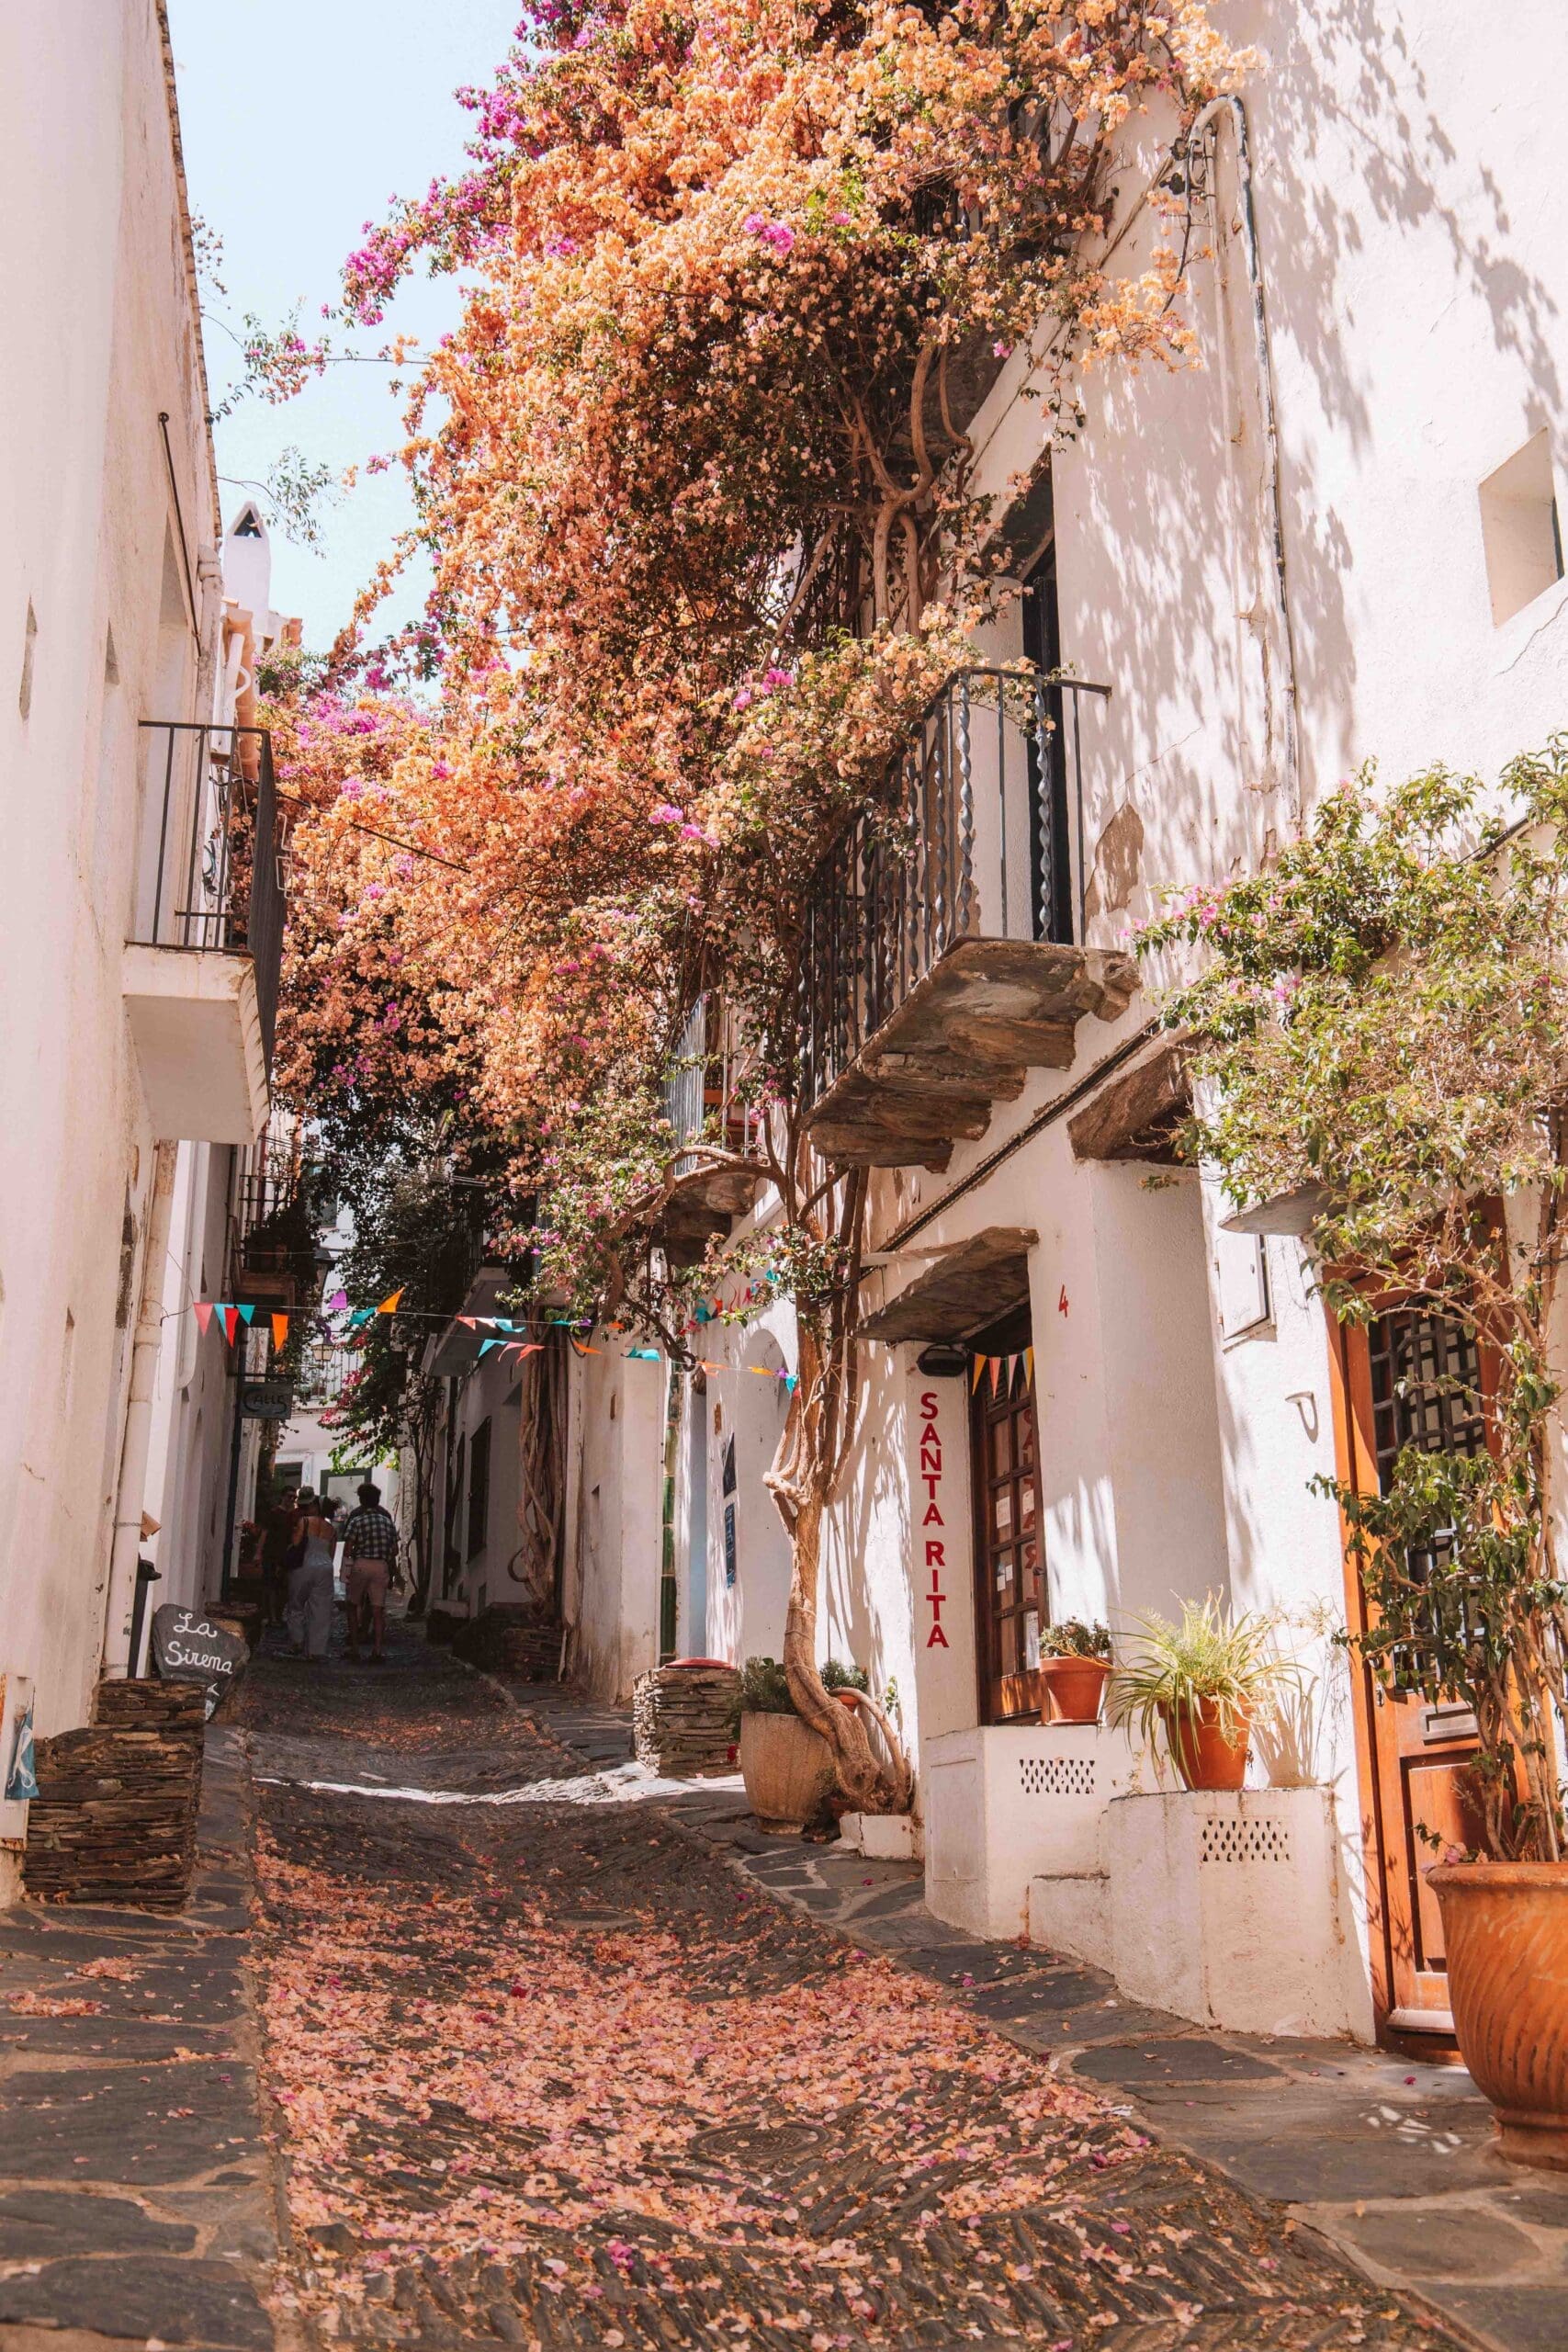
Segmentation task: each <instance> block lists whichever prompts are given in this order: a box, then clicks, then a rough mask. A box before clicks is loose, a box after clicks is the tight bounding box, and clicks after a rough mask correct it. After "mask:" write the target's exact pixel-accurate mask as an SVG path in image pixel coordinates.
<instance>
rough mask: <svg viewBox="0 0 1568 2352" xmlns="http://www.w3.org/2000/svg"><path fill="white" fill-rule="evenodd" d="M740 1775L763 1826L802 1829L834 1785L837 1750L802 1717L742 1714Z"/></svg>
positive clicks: (776, 1828)
mask: <svg viewBox="0 0 1568 2352" xmlns="http://www.w3.org/2000/svg"><path fill="white" fill-rule="evenodd" d="M740 1777H741V1779H742V1780H743V1781H745V1783H746V1794H747V1797H748V1799H749V1800H750V1806H751V1810H752V1812H753V1813H754V1814H755V1815H756V1816H757V1822H758V1826H760V1827H761V1828H763V1829H772V1830H775V1831H778V1832H779V1833H781V1834H787V1833H788V1832H789V1831H791V1830H795V1831H796V1832H798V1831H800V1830H802V1829H804V1828H805V1826H806V1825H807V1822H808V1821H809V1820H811V1818H812V1817H813V1815H815V1814H817V1813H818V1811H819V1810H820V1808H821V1805H822V1802H823V1799H824V1798H825V1797H826V1796H827V1794H828V1792H829V1789H830V1788H831V1787H832V1785H833V1751H832V1749H831V1748H830V1747H829V1745H828V1743H827V1741H826V1740H825V1739H824V1738H823V1736H822V1735H821V1733H820V1732H815V1731H813V1730H812V1728H811V1726H810V1724H807V1723H802V1721H801V1719H800V1717H799V1716H798V1715H752V1714H743V1715H742V1716H741V1718H740Z"/></svg>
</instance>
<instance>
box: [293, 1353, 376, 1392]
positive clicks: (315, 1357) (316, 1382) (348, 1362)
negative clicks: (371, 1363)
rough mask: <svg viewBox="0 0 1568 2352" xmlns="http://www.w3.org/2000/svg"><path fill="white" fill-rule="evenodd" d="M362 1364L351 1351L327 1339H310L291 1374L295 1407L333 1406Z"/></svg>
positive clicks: (358, 1356)
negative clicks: (294, 1370)
mask: <svg viewBox="0 0 1568 2352" xmlns="http://www.w3.org/2000/svg"><path fill="white" fill-rule="evenodd" d="M363 1361H364V1359H363V1357H362V1355H361V1354H360V1352H359V1351H357V1350H355V1349H353V1348H345V1347H340V1346H338V1345H337V1344H336V1343H335V1342H333V1341H331V1340H311V1341H310V1343H309V1344H308V1345H307V1347H306V1348H305V1350H304V1351H303V1353H302V1355H301V1356H300V1359H299V1371H298V1372H297V1373H296V1374H295V1375H294V1397H295V1402H296V1404H297V1405H299V1406H301V1407H305V1408H309V1407H312V1406H313V1407H315V1408H317V1409H320V1408H321V1407H323V1406H327V1405H335V1404H336V1403H337V1401H338V1399H339V1398H340V1397H342V1395H343V1392H344V1388H345V1387H346V1386H347V1385H348V1383H349V1381H350V1380H351V1379H353V1377H354V1375H355V1374H356V1373H357V1372H358V1370H359V1368H360V1365H361V1363H362V1362H363Z"/></svg>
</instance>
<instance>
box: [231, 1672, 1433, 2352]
mask: <svg viewBox="0 0 1568 2352" xmlns="http://www.w3.org/2000/svg"><path fill="white" fill-rule="evenodd" d="M524 1703H525V1702H524ZM243 1721H244V1723H245V1724H246V1726H247V1728H248V1731H249V1734H250V1746H251V1749H252V1758H253V1769H254V1776H255V1787H256V1801H257V1806H258V1813H259V1823H258V1838H259V1853H258V1867H259V1876H260V1893H261V1920H262V1924H261V1931H260V1934H259V1938H258V1941H257V1978H256V1990H257V1995H258V1999H259V2005H260V2011H261V2016H262V2020H263V2080H264V2106H265V2108H267V2109H269V2110H270V2113H269V2116H268V2129H269V2131H274V2132H275V2133H276V2149H277V2153H278V2154H279V2156H280V2158H281V2159H282V2162H283V2165H284V2167H285V2171H286V2177H287V2202H288V2211H289V2214H290V2217H291V2221H292V2224H293V2228H292V2240H293V2244H292V2250H291V2252H289V2253H288V2255H287V2256H286V2278H285V2283H284V2285H283V2288H282V2290H281V2305H280V2312H279V2316H280V2321H281V2324H282V2325H283V2327H284V2328H285V2329H287V2328H288V2327H289V2325H290V2322H291V2321H292V2322H293V2323H294V2324H313V2326H314V2328H315V2329H316V2330H318V2331H319V2332H320V2334H321V2335H322V2336H324V2337H325V2338H327V2339H328V2340H331V2341H335V2342H348V2343H355V2344H359V2343H365V2344H382V2343H387V2344H392V2343H408V2344H417V2345H421V2346H439V2345H460V2344H468V2343H471V2342H493V2341H496V2340H500V2341H502V2342H508V2343H518V2344H533V2345H537V2346H542V2347H552V2346H567V2345H571V2346H578V2345H582V2346H592V2345H601V2344H602V2345H605V2346H611V2347H620V2346H643V2345H649V2346H675V2345H682V2344H692V2345H710V2344H726V2345H735V2346H748V2345H751V2346H784V2345H791V2346H804V2345H809V2346H811V2347H812V2352H827V2347H829V2346H835V2347H836V2346H851V2345H861V2344H865V2345H877V2346H881V2345H888V2346H900V2347H910V2352H913V2347H916V2346H931V2347H933V2352H934V2348H935V2347H944V2346H956V2345H959V2344H963V2343H966V2342H967V2343H974V2342H980V2343H992V2342H996V2341H998V2340H1000V2339H1004V2338H1021V2339H1022V2340H1024V2341H1026V2342H1029V2343H1032V2344H1036V2345H1042V2346H1050V2347H1053V2352H1068V2347H1072V2352H1079V2347H1084V2346H1089V2345H1095V2346H1106V2347H1113V2352H1132V2347H1134V2346H1136V2347H1138V2352H1166V2347H1170V2352H1175V2347H1178V2346H1194V2347H1196V2346H1204V2347H1218V2346H1243V2345H1246V2346H1270V2347H1280V2352H1284V2347H1291V2352H1297V2348H1298V2347H1299V2348H1300V2352H1306V2347H1308V2346H1315V2347H1322V2352H1330V2348H1331V2347H1332V2352H1338V2347H1341V2346H1349V2345H1369V2346H1389V2347H1393V2346H1400V2347H1410V2352H1415V2348H1416V2347H1417V2346H1431V2347H1433V2352H1437V2347H1438V2346H1444V2345H1446V2344H1447V2343H1448V2342H1449V2340H1450V2339H1449V2338H1448V2337H1447V2336H1446V2335H1443V2334H1442V2333H1441V2332H1440V2331H1438V2330H1436V2329H1434V2328H1433V2327H1431V2326H1430V2325H1428V2324H1423V2322H1422V2321H1421V2319H1420V2318H1419V2317H1418V2316H1417V2315H1416V2314H1414V2313H1413V2312H1411V2311H1409V2310H1408V2309H1407V2308H1404V2307H1403V2306H1402V2305H1401V2303H1400V2301H1399V2300H1398V2299H1397V2298H1396V2297H1393V2296H1391V2295H1390V2294H1388V2293H1386V2292H1382V2291H1380V2290H1377V2289H1375V2288H1372V2287H1370V2286H1368V2285H1367V2284H1366V2283H1365V2282H1363V2281H1360V2280H1358V2279H1355V2278H1352V2277H1351V2276H1350V2275H1349V2274H1348V2272H1347V2271H1345V2270H1342V2269H1341V2268H1339V2267H1337V2264H1336V2263H1335V2262H1334V2260H1333V2259H1332V2257H1330V2256H1328V2255H1327V2253H1326V2252H1325V2251H1324V2250H1322V2249H1321V2248H1319V2247H1318V2246H1317V2245H1314V2242H1313V2241H1311V2240H1310V2239H1308V2238H1306V2237H1303V2236H1302V2235H1301V2234H1299V2233H1295V2232H1293V2231H1292V2230H1291V2229H1289V2228H1288V2227H1286V2228H1281V2227H1280V2225H1279V2224H1278V2222H1275V2221H1272V2220H1271V2219H1270V2218H1269V2215H1268V2214H1267V2212H1266V2211H1262V2210H1260V2209H1258V2208H1254V2207H1253V2206H1251V2205H1250V2204H1249V2203H1248V2202H1247V2201H1246V2200H1245V2199H1242V2198H1241V2197H1240V2196H1239V2195H1237V2194H1236V2193H1235V2191H1233V2190H1231V2189H1229V2188H1226V2187H1224V2186H1223V2185H1221V2184H1219V2183H1217V2182H1216V2181H1215V2180H1213V2178H1209V2177H1204V2176H1203V2175H1202V2174H1201V2172H1200V2171H1199V2169H1198V2168H1197V2167H1196V2166H1195V2165H1192V2164H1191V2163H1190V2162H1189V2161H1188V2160H1187V2159H1185V2158H1184V2157H1181V2156H1179V2155H1177V2154H1171V2153H1168V2152H1163V2151H1162V2150H1161V2149H1160V2148H1158V2147H1157V2146H1156V2145H1155V2144H1153V2143H1151V2142H1150V2141H1149V2140H1148V2139H1147V2138H1146V2137H1145V2134H1144V2133H1143V2132H1142V2131H1140V2130H1139V2129H1138V2128H1136V2126H1135V2124H1134V2121H1133V2120H1130V2111H1129V2110H1128V2109H1125V2108H1122V2109H1118V2108H1117V2107H1115V2106H1113V2105H1111V2103H1110V2102H1109V2100H1108V2099H1105V2100H1102V2099H1101V2098H1100V2097H1099V2096H1097V2095H1096V2094H1095V2093H1094V2092H1093V2091H1092V2090H1091V2089H1089V2088H1088V2087H1086V2086H1082V2085H1080V2084H1077V2083H1074V2082H1070V2081H1068V2080H1066V2079H1063V2078H1060V2077H1058V2076H1056V2075H1054V2074H1053V2072H1052V2069H1051V2066H1050V2064H1049V2063H1048V2061H1047V2060H1046V2059H1045V2058H1043V2057H1036V2056H1034V2055H1032V2054H1031V2053H1029V2052H1024V2051H1021V2050H1019V2049H1018V2048H1016V2047H1014V2046H1012V2045H1011V2044H1010V2043H1009V2042H1008V2041H1004V2040H1002V2039H1001V2038H999V2037H998V2035H996V2034H994V2033H993V2032H992V2031H990V2030H987V2026H986V2025H985V2024H984V2023H983V2022H982V2021H980V2020H978V2019H976V2018H972V2017H970V2016H968V2015H965V2014H964V2013H963V2012H962V2011H961V2010H960V2009H959V2008H958V2007H956V2006H955V2005H954V2003H953V2001H951V2000H950V1999H945V1998H944V1997H943V1996H942V1993H941V1992H940V1990H938V1989H936V1988H934V1987H932V1986H931V1985H929V1984H928V1983H925V1982H923V1981H921V1979H919V1977H917V1976H915V1975H913V1974H910V1973H906V1972H905V1971H904V1970H902V1969H901V1968H899V1967H898V1966H897V1965H896V1964H895V1963H894V1962H891V1961H889V1960H887V1959H885V1958H883V1957H881V1956H878V1955H870V1954H866V1953H863V1952H860V1951H856V1950H855V1949H854V1948H853V1947H852V1945H851V1944H850V1943H848V1942H847V1941H845V1940H844V1939H841V1938H840V1937H838V1936H837V1935H835V1934H834V1933H833V1932H831V1931H830V1930H829V1929H828V1928H823V1927H819V1926H818V1925H817V1924H816V1923H815V1922H814V1921H812V1920H811V1919H809V1918H808V1917H806V1916H805V1915H803V1914H802V1913H801V1912H799V1911H798V1910H795V1909H793V1908H784V1907H782V1906H780V1905H776V1904H775V1903H774V1902H773V1900H772V1899H771V1898H770V1897H769V1896H768V1895H767V1894H765V1893H764V1892H762V1891H761V1890H760V1889H759V1888H758V1887H757V1886H756V1884H755V1883H752V1882H749V1881H747V1880H745V1879H743V1878H741V1877H740V1876H739V1874H738V1873H736V1872H735V1871H732V1870H731V1869H730V1868H729V1867H728V1866H727V1864H726V1862H725V1861H724V1860H722V1859H721V1858H720V1857H719V1856H718V1855H717V1854H716V1853H714V1852H713V1851H711V1850H710V1849H707V1848H705V1846H704V1845H702V1844H701V1843H699V1842H697V1841H696V1840H694V1838H692V1837H691V1836H690V1835H689V1834H688V1833H687V1831H686V1830H684V1829H683V1828H682V1827H681V1826H677V1825H676V1824H675V1823H674V1822H673V1821H672V1820H671V1817H670V1815H669V1814H668V1812H667V1811H666V1810H665V1809H664V1808H663V1807H662V1806H661V1805H660V1804H659V1803H658V1802H657V1801H649V1799H647V1798H643V1799H642V1800H641V1801H638V1800H637V1798H636V1797H635V1796H634V1795H632V1794H630V1793H629V1792H628V1789H627V1785H626V1783H625V1782H624V1781H623V1782H620V1783H618V1784H617V1783H616V1782H615V1780H614V1779H612V1781H609V1782H605V1781H595V1779H594V1778H593V1777H592V1774H591V1773H590V1772H589V1771H588V1770H587V1769H586V1767H585V1765H584V1763H583V1761H582V1759H581V1757H574V1756H572V1755H571V1754H570V1753H569V1752H568V1751H567V1750H565V1749H564V1748H563V1747H560V1746H559V1745H558V1744H557V1743H556V1742H555V1741H554V1740H553V1739H551V1738H550V1737H549V1736H547V1735H546V1734H545V1733H544V1732H542V1731H541V1730H539V1729H537V1728H536V1726H535V1725H533V1724H531V1723H530V1722H529V1721H528V1719H527V1717H526V1715H525V1713H523V1712H522V1705H521V1704H508V1702H507V1701H506V1698H505V1696H504V1695H503V1694H502V1692H501V1691H499V1690H498V1689H497V1688H496V1687H495V1686H494V1685H491V1684H487V1683H486V1682H485V1681H483V1680H482V1679H479V1678H477V1677H474V1676H472V1675H469V1674H468V1673H467V1671H466V1670H465V1669H463V1668H460V1667H457V1665H455V1664H453V1663H452V1662H451V1661H449V1660H447V1659H446V1658H445V1657H443V1656H442V1655H441V1654H440V1653H439V1652H433V1651H430V1650H428V1649H426V1648H425V1647H424V1646H423V1645H418V1644H416V1643H414V1642H413V1641H412V1639H410V1638H409V1637H407V1636H404V1637H403V1639H402V1640H401V1641H400V1644H399V1645H398V1647H397V1649H396V1651H395V1655H394V1662H393V1663H392V1664H391V1665H390V1666H389V1668H386V1669H384V1670H383V1671H380V1672H372V1670H371V1669H369V1668H357V1669H356V1668H350V1667H347V1666H344V1665H342V1664H336V1663H334V1664H331V1665H329V1666H327V1667H326V1668H314V1669H312V1668H308V1667H305V1666H299V1665H295V1664H292V1663H291V1662H288V1661H286V1660H276V1661H274V1660H266V1661H263V1662H262V1663H261V1664H260V1665H259V1667H258V1668H257V1670H256V1671H255V1672H254V1674H253V1677H252V1680H251V1683H250V1685H249V1688H248V1690H247V1691H246V1693H245V1700H244V1706H243ZM356 1790H363V1791H364V1792H365V1793H363V1794H361V1793H356ZM1037 1964H1043V1962H1042V1963H1037Z"/></svg>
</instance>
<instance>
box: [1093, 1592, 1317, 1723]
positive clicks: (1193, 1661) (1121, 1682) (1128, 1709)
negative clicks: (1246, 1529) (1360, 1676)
mask: <svg viewBox="0 0 1568 2352" xmlns="http://www.w3.org/2000/svg"><path fill="white" fill-rule="evenodd" d="M1133 1623H1134V1631H1133V1633H1132V1634H1131V1635H1130V1636H1128V1637H1127V1640H1126V1642H1124V1643H1123V1645H1122V1662H1121V1663H1120V1665H1118V1666H1116V1667H1115V1668H1112V1671H1111V1684H1110V1691H1109V1700H1108V1720H1109V1721H1110V1722H1111V1723H1112V1724H1119V1725H1122V1727H1124V1728H1127V1727H1130V1728H1134V1729H1135V1730H1136V1732H1137V1734H1138V1736H1139V1737H1140V1738H1141V1739H1142V1740H1144V1741H1145V1742H1147V1743H1149V1744H1150V1745H1152V1744H1153V1740H1154V1735H1155V1731H1156V1726H1158V1727H1161V1728H1164V1729H1165V1730H1166V1731H1167V1733H1168V1736H1169V1737H1170V1738H1171V1740H1172V1742H1173V1744H1174V1743H1175V1741H1176V1740H1177V1739H1178V1738H1179V1739H1180V1740H1181V1743H1182V1745H1183V1746H1185V1745H1186V1741H1187V1734H1188V1730H1189V1727H1190V1729H1191V1730H1193V1731H1195V1730H1196V1728H1197V1725H1198V1724H1199V1721H1200V1719H1201V1716H1202V1714H1203V1713H1204V1711H1205V1710H1206V1709H1208V1708H1213V1713H1214V1716H1215V1718H1216V1720H1217V1723H1218V1725H1219V1729H1220V1731H1221V1734H1222V1735H1223V1736H1224V1738H1225V1739H1227V1740H1235V1739H1237V1738H1239V1737H1241V1736H1243V1735H1244V1734H1245V1732H1246V1731H1247V1727H1248V1725H1249V1724H1251V1723H1252V1722H1253V1721H1254V1720H1255V1718H1256V1717H1257V1716H1258V1715H1260V1714H1263V1713H1267V1712H1268V1710H1269V1708H1270V1707H1271V1706H1272V1704H1273V1702H1274V1701H1275V1699H1276V1698H1277V1696H1278V1694H1279V1693H1280V1691H1281V1690H1282V1689H1283V1688H1285V1687H1286V1686H1287V1685H1288V1684H1290V1683H1292V1682H1293V1681H1295V1680H1296V1679H1297V1672H1298V1669H1297V1668H1296V1666H1295V1665H1294V1663H1293V1661H1292V1660H1291V1659H1290V1658H1287V1657H1281V1656H1280V1652H1279V1650H1278V1649H1277V1647H1276V1646H1275V1634H1276V1632H1277V1629H1278V1625H1279V1620H1278V1618H1277V1617H1274V1616H1271V1615H1268V1614H1265V1613H1264V1612H1263V1611H1259V1610H1248V1611H1244V1613H1243V1614H1242V1615H1241V1616H1239V1617H1233V1616H1231V1615H1230V1613H1229V1612H1228V1611H1227V1610H1226V1608H1225V1606H1224V1602H1223V1601H1222V1600H1220V1598H1219V1596H1218V1595H1217V1594H1215V1593H1213V1592H1211V1593H1208V1594H1206V1595H1205V1597H1204V1598H1203V1600H1184V1601H1183V1602H1182V1604H1181V1615H1180V1617H1179V1620H1177V1621H1176V1622H1175V1623H1172V1621H1171V1620H1170V1619H1169V1618H1168V1617H1161V1616H1159V1615H1157V1614H1156V1613H1154V1612H1151V1613H1149V1614H1148V1615H1145V1616H1140V1617H1136V1618H1134V1621H1133Z"/></svg>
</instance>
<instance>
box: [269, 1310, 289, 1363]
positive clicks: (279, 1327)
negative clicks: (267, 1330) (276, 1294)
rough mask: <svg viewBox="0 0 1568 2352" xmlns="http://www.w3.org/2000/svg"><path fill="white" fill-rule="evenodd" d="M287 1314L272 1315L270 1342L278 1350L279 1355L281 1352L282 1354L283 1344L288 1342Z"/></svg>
mask: <svg viewBox="0 0 1568 2352" xmlns="http://www.w3.org/2000/svg"><path fill="white" fill-rule="evenodd" d="M287 1342H288V1316H287V1315H275V1316H274V1317H273V1318H272V1344H273V1346H274V1347H275V1348H276V1350H277V1351H278V1353H279V1355H281V1354H282V1352H283V1350H284V1347H285V1345H286V1344H287Z"/></svg>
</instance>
